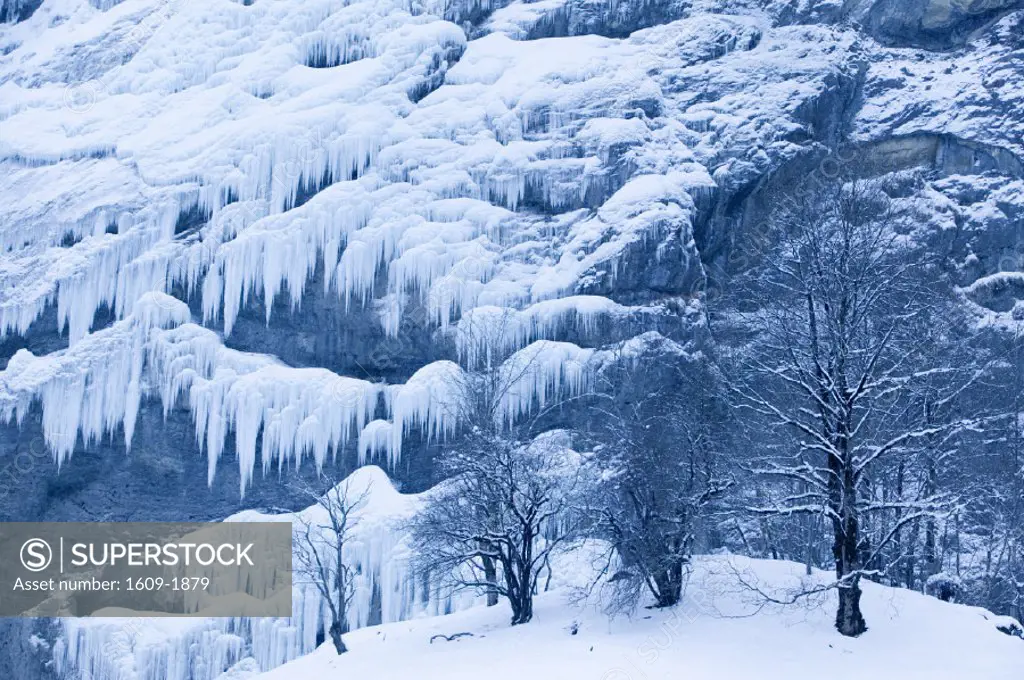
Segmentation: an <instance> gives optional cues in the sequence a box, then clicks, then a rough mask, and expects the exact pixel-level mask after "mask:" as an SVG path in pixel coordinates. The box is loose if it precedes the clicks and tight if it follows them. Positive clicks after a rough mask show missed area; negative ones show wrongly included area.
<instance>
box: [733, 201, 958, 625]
mask: <svg viewBox="0 0 1024 680" xmlns="http://www.w3.org/2000/svg"><path fill="white" fill-rule="evenodd" d="M765 228H766V229H768V230H769V238H766V239H764V241H763V242H764V243H767V244H771V246H770V247H769V248H768V250H767V252H765V253H763V257H762V260H761V264H760V265H759V266H758V267H756V268H755V269H754V270H753V271H751V272H748V275H749V279H750V283H749V285H748V286H746V287H745V288H744V296H745V297H744V298H743V302H742V304H741V305H740V306H739V307H738V311H737V312H736V313H735V316H734V317H733V320H736V319H738V320H739V321H740V324H739V325H740V327H742V328H743V329H744V330H745V331H747V332H748V333H749V335H748V336H747V338H746V340H747V345H746V346H745V347H744V348H743V350H742V351H741V352H739V357H740V358H739V360H738V364H737V369H738V370H737V371H736V375H735V378H734V383H733V385H732V387H733V390H734V393H735V395H736V396H737V398H738V400H739V403H740V404H741V405H742V406H744V407H745V408H746V409H747V411H746V413H747V416H746V417H745V421H746V422H747V424H748V426H749V427H748V428H747V430H748V434H749V442H750V444H751V449H752V453H753V455H754V456H755V457H756V458H758V459H759V460H758V462H756V463H754V464H753V465H752V466H751V467H752V468H753V470H754V472H756V473H757V477H758V478H759V479H761V480H768V481H771V482H772V484H771V485H770V486H768V487H766V488H767V490H766V491H764V492H763V493H762V492H761V491H760V490H759V492H758V494H757V497H756V499H755V501H754V502H752V503H751V507H750V510H752V511H753V512H754V513H755V514H760V515H764V516H771V517H779V516H783V517H790V518H793V517H799V516H809V517H817V518H823V519H824V520H825V522H826V523H827V525H828V526H829V527H830V529H831V531H830V535H831V543H832V554H833V562H834V567H835V572H836V582H835V588H836V590H837V591H838V600H839V606H838V612H837V615H836V627H837V629H838V630H839V631H840V632H841V633H842V634H844V635H850V636H856V635H859V634H861V633H862V632H864V630H866V622H865V620H864V617H863V615H862V613H861V609H860V596H861V588H860V580H861V579H862V578H863V577H865V576H866V575H875V574H877V573H878V571H879V570H880V567H879V558H880V556H881V555H883V554H884V552H885V551H886V550H887V549H889V547H890V544H891V543H892V542H893V541H894V540H895V539H896V537H897V536H899V535H900V532H901V529H902V528H903V527H905V526H909V525H911V524H913V523H914V522H919V521H921V520H922V519H930V518H934V517H936V516H939V515H941V514H942V513H943V512H944V511H946V510H948V509H949V508H950V507H951V506H952V504H953V501H954V500H955V499H952V498H949V497H948V496H947V495H945V494H944V493H943V490H941V489H938V488H935V487H932V488H925V489H924V490H923V492H922V493H920V494H918V495H917V496H916V497H907V496H906V495H903V496H901V497H894V496H891V495H890V496H889V497H886V496H885V495H884V494H881V495H880V494H879V493H877V491H878V489H879V485H880V484H881V483H882V477H883V476H884V475H886V474H887V472H888V471H889V470H891V469H892V467H891V466H893V464H894V461H895V462H896V463H895V464H896V465H899V464H900V463H899V461H903V462H904V463H905V464H908V465H909V464H913V462H914V461H917V460H920V455H921V454H922V452H924V453H925V454H927V453H929V452H930V454H931V455H939V452H941V451H944V450H946V449H948V443H949V441H950V438H951V437H953V436H954V433H955V432H957V431H959V430H960V429H962V428H963V427H964V426H965V425H966V423H965V422H964V420H963V419H962V418H958V417H956V414H955V412H954V410H952V409H947V408H944V407H943V406H944V405H945V404H948V403H950V400H952V399H953V398H955V394H956V393H957V392H958V390H959V389H960V387H958V385H962V384H963V383H964V380H966V381H967V382H969V381H970V376H968V377H966V378H964V376H963V374H962V370H961V369H962V367H958V366H953V365H951V364H950V363H949V361H947V357H944V356H943V355H942V354H941V353H938V352H934V351H931V350H932V349H934V348H932V347H929V339H930V337H931V336H933V335H941V333H931V332H929V331H928V329H931V328H934V327H935V326H936V325H937V324H938V325H941V324H942V323H944V321H945V319H944V316H943V315H944V313H946V312H948V309H949V307H948V306H946V305H945V302H944V300H943V299H942V297H941V295H940V293H939V292H938V291H941V290H943V289H944V288H945V287H944V286H942V285H940V284H939V282H938V279H937V277H938V272H937V267H936V263H935V262H929V261H924V260H922V259H919V258H918V257H917V251H915V250H914V249H913V247H912V246H913V243H912V240H911V239H910V238H908V234H907V231H906V230H902V231H901V228H902V222H901V221H900V219H899V218H898V216H897V215H896V214H895V212H894V209H893V206H892V203H891V201H890V200H889V199H888V197H887V195H886V194H885V192H884V187H883V186H881V185H880V184H878V183H875V182H865V181H852V182H845V183H844V182H842V181H836V182H832V183H828V184H826V185H822V186H819V187H815V188H813V189H812V190H810V191H807V192H803V193H800V194H799V195H797V196H796V197H791V198H780V200H779V201H777V203H776V210H775V211H774V213H773V215H772V217H771V219H770V220H769V221H768V224H767V225H766V227H765ZM937 385H941V387H940V388H938V389H937V388H936V386H937ZM868 527H870V528H871V529H872V530H871V531H868V530H867V529H868ZM883 568H884V567H883Z"/></svg>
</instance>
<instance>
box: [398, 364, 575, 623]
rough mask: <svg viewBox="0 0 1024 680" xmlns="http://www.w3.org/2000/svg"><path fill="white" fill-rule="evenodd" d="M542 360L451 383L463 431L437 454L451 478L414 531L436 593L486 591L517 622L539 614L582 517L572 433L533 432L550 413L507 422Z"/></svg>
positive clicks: (453, 408)
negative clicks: (554, 563) (547, 580)
mask: <svg viewBox="0 0 1024 680" xmlns="http://www.w3.org/2000/svg"><path fill="white" fill-rule="evenodd" d="M542 359H543V347H538V348H537V349H536V350H534V352H533V353H532V354H530V355H529V356H526V355H519V358H518V360H516V361H506V362H505V363H503V364H500V365H488V366H485V367H483V368H480V369H479V370H475V371H465V372H463V373H461V374H460V375H459V376H458V377H457V378H455V379H454V380H453V384H450V385H449V389H448V391H447V397H448V398H447V400H446V403H445V408H446V409H447V410H448V411H450V414H449V417H451V418H453V419H455V420H456V421H458V422H459V423H460V424H461V426H462V429H463V435H462V436H460V438H459V440H458V442H457V445H456V446H452V447H451V448H449V449H448V450H447V451H446V452H444V453H443V454H441V455H440V456H439V459H438V460H437V465H438V470H439V474H440V475H441V476H442V477H443V478H444V481H443V482H442V483H440V484H439V485H438V486H437V487H436V488H435V489H433V490H432V491H431V492H430V493H429V494H428V496H427V500H426V501H425V503H424V506H423V507H422V509H421V510H420V512H419V513H417V514H416V516H415V517H414V518H413V519H412V520H411V522H410V526H409V530H410V532H411V534H412V536H413V549H414V552H415V554H416V558H415V563H416V565H417V568H418V569H420V570H421V571H422V572H423V573H425V574H426V575H428V576H429V577H430V578H431V579H432V580H433V583H434V585H435V587H437V588H441V589H452V590H464V589H471V590H475V591H478V592H481V593H485V594H486V595H487V596H488V603H489V604H494V603H496V601H497V598H499V597H502V598H505V599H506V600H507V601H508V603H509V605H510V606H511V609H512V624H513V625H516V624H521V623H526V622H528V621H530V619H531V618H532V617H533V597H534V594H535V593H536V592H537V590H538V582H539V579H540V578H541V575H542V573H544V571H545V570H548V573H550V569H551V558H552V557H553V556H554V555H555V554H556V553H557V551H558V550H559V549H560V548H561V547H562V545H563V544H564V543H565V542H566V541H568V540H570V539H572V538H574V537H576V536H578V535H579V533H580V528H581V527H582V526H583V523H584V520H585V515H584V513H583V512H582V511H581V505H580V503H581V494H582V492H583V489H584V487H585V472H584V466H583V465H582V463H583V460H582V458H581V456H580V455H579V454H577V453H576V452H574V451H573V450H572V449H571V448H570V446H569V444H570V438H569V436H568V434H567V433H565V432H560V431H552V432H547V433H541V434H539V435H538V436H535V435H534V432H535V431H536V430H537V423H538V422H539V421H540V420H541V419H542V418H543V415H544V413H545V412H546V411H547V410H550V409H551V408H553V407H552V406H550V405H549V407H548V409H542V410H541V411H540V412H538V413H537V414H536V415H535V416H534V417H532V418H529V419H525V420H521V421H517V422H510V421H509V419H508V418H507V417H506V414H507V410H508V409H507V402H508V400H509V398H510V397H511V396H513V395H514V394H515V393H516V391H517V390H519V389H521V384H522V383H523V381H527V380H529V379H530V378H529V376H531V375H532V374H533V373H534V372H535V371H537V370H539V369H538V362H540V361H542Z"/></svg>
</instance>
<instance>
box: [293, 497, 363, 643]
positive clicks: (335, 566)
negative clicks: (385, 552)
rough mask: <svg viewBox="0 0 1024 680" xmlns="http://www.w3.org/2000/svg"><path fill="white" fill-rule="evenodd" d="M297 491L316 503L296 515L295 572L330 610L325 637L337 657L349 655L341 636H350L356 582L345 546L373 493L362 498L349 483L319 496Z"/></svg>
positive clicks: (300, 581)
mask: <svg viewBox="0 0 1024 680" xmlns="http://www.w3.org/2000/svg"><path fill="white" fill-rule="evenodd" d="M296 489H297V490H298V491H299V492H300V493H301V494H303V495H305V496H306V497H308V498H310V499H312V500H313V502H314V504H313V506H312V507H310V508H309V509H307V510H306V511H305V512H303V513H300V514H298V515H296V519H295V523H296V525H297V526H296V527H295V539H296V542H297V544H298V547H297V549H296V551H295V572H296V574H297V575H298V576H299V579H300V580H299V581H298V582H299V583H303V584H311V585H313V586H314V587H315V588H316V590H317V592H318V593H319V594H320V597H321V599H322V600H323V602H324V604H325V605H326V606H327V609H328V611H329V612H330V616H331V623H330V626H329V627H328V630H327V634H328V636H329V637H330V638H331V642H332V643H334V649H335V650H337V652H338V654H344V653H345V652H346V651H348V648H347V647H346V646H345V641H344V640H343V638H342V636H343V635H344V634H345V633H347V632H348V614H349V610H350V605H351V604H352V599H353V598H354V597H355V580H354V578H353V573H352V569H351V567H350V566H349V565H348V564H346V562H345V546H346V545H347V544H348V542H349V540H350V539H351V536H352V531H353V530H354V529H355V527H356V525H357V523H358V517H357V516H356V513H357V511H358V510H359V509H360V508H362V507H363V506H364V505H365V503H366V499H367V497H368V496H369V493H370V488H369V487H367V488H365V489H362V490H361V491H359V492H358V493H357V492H355V491H354V490H353V489H352V488H351V484H350V482H349V481H348V480H345V481H343V482H341V483H334V484H332V485H331V488H330V489H328V490H327V492H326V493H323V494H321V493H319V492H318V491H317V490H316V489H315V488H313V487H312V486H311V485H309V484H308V483H302V484H300V485H298V486H297V487H296Z"/></svg>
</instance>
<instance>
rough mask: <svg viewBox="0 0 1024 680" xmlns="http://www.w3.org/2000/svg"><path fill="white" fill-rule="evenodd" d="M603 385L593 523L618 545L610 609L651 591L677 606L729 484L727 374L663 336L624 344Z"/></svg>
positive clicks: (659, 601) (597, 406) (597, 407)
mask: <svg viewBox="0 0 1024 680" xmlns="http://www.w3.org/2000/svg"><path fill="white" fill-rule="evenodd" d="M600 390H601V392H602V394H601V395H600V396H599V397H598V398H596V399H595V403H594V413H595V417H594V418H593V437H594V439H595V446H594V451H595V463H596V465H597V466H598V467H599V469H600V471H601V475H600V479H601V481H600V482H599V484H598V485H597V489H596V491H597V493H596V494H595V496H594V499H593V502H594V504H595V506H596V508H597V513H596V526H595V527H594V529H595V530H596V533H597V535H598V536H599V537H600V538H602V539H605V540H607V541H608V542H609V545H610V546H611V547H612V548H613V549H614V553H615V555H614V560H613V561H612V564H614V565H616V569H615V573H614V575H613V576H612V579H611V581H612V583H613V584H614V599H613V600H612V607H611V608H612V610H618V609H620V608H625V609H630V608H632V607H634V606H635V605H636V604H637V602H638V601H639V600H640V598H641V596H642V595H643V593H644V592H645V591H646V592H648V593H649V594H650V595H651V596H652V597H653V598H654V602H655V605H656V606H658V607H670V606H673V605H675V604H676V603H678V602H679V599H680V597H681V596H682V590H683V584H684V578H685V570H686V568H687V565H688V564H689V562H690V558H691V556H692V554H693V551H694V549H695V547H697V541H698V539H699V535H700V533H701V532H702V531H706V529H707V527H706V523H707V521H708V516H709V515H710V514H711V513H712V511H713V510H714V506H715V504H716V502H718V501H720V500H721V499H722V497H723V495H724V494H725V492H726V491H727V490H728V489H729V487H730V486H731V480H730V478H729V475H728V472H727V471H726V470H725V465H724V448H725V447H724V441H723V435H724V428H723V427H722V425H723V424H724V423H725V420H726V404H725V400H724V398H723V396H724V395H723V393H722V391H721V381H720V380H718V379H717V378H716V375H715V372H714V370H713V369H712V367H711V366H710V364H709V362H708V361H707V360H706V358H705V357H704V356H703V355H700V354H696V355H690V354H687V353H686V352H684V351H683V350H682V349H681V348H679V346H678V345H676V344H675V343H672V342H670V341H667V340H663V341H662V342H661V343H658V345H657V346H654V345H645V346H644V350H643V351H639V352H638V351H622V352H619V353H617V356H616V358H615V360H614V361H612V362H610V363H609V364H608V365H607V366H606V367H605V368H604V369H603V370H602V371H601V382H600Z"/></svg>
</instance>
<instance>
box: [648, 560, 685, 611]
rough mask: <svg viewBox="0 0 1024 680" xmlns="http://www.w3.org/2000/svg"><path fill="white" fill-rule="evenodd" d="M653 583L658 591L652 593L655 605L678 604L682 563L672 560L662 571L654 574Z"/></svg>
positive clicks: (681, 581) (667, 605) (680, 594)
mask: <svg viewBox="0 0 1024 680" xmlns="http://www.w3.org/2000/svg"><path fill="white" fill-rule="evenodd" d="M654 585H655V587H657V589H658V592H656V593H654V597H655V600H656V602H655V606H656V607H659V608H660V607H674V606H675V605H677V604H679V598H680V597H682V594H683V563H682V561H681V560H680V561H675V560H673V562H672V564H671V565H669V567H668V568H667V569H665V570H663V571H659V572H657V573H655V574H654Z"/></svg>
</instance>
